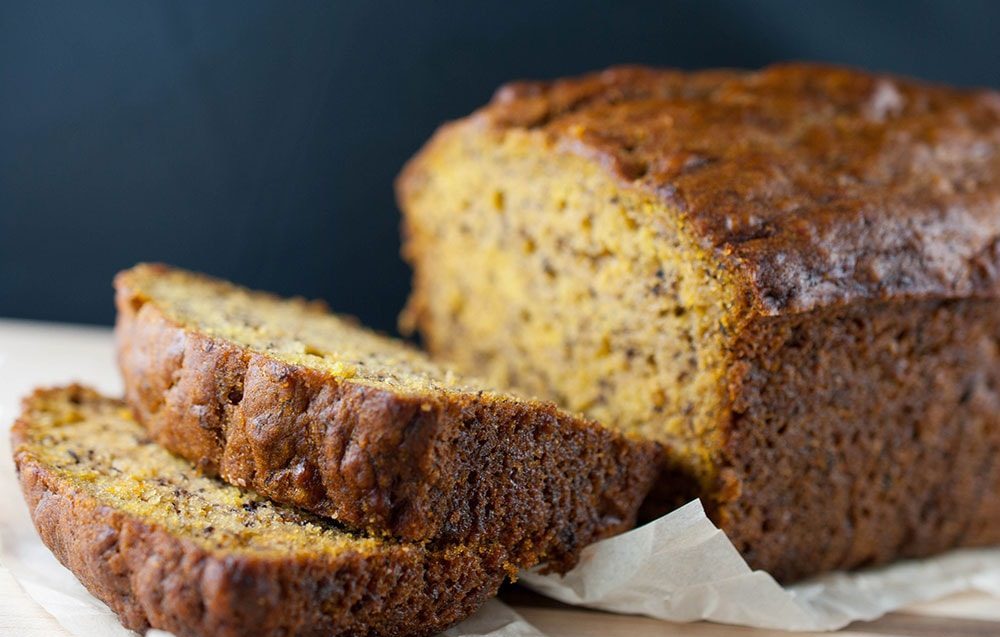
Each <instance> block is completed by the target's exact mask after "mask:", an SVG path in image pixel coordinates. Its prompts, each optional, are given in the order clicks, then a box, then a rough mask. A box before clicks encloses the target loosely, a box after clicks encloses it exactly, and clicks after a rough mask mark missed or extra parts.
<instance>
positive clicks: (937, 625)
mask: <svg viewBox="0 0 1000 637" xmlns="http://www.w3.org/2000/svg"><path fill="white" fill-rule="evenodd" d="M500 599H502V600H503V601H504V602H505V603H506V604H508V605H509V606H511V607H513V608H514V610H516V611H517V612H518V614H519V615H521V616H522V617H524V618H525V619H526V620H527V621H528V622H529V623H531V624H532V625H533V626H535V627H536V628H538V629H539V630H540V631H542V632H543V633H545V634H546V635H548V636H549V637H679V636H681V635H683V636H685V637H688V636H690V637H794V636H798V635H807V634H809V635H814V634H820V635H824V634H825V635H831V634H832V635H837V636H838V637H840V636H843V637H860V636H867V635H895V636H897V637H1000V599H998V598H996V597H993V596H990V595H987V594H985V593H962V594H960V595H954V596H952V597H948V598H946V599H942V600H938V601H935V602H931V603H925V604H918V605H915V606H911V607H908V608H906V609H904V610H900V611H897V612H895V613H890V614H889V615H886V616H885V617H882V618H881V619H879V620H877V621H873V622H856V623H854V624H852V625H850V626H848V627H847V628H845V629H843V630H841V631H838V632H836V633H789V632H784V631H779V630H759V629H753V628H744V627H741V626H724V625H721V624H709V623H704V622H701V623H695V624H671V623H668V622H664V621H660V620H657V619H650V618H647V617H629V616H624V615H612V614H610V613H603V612H600V611H592V610H587V609H581V608H576V607H574V606H567V605H566V604H560V603H559V602H555V601H552V600H550V599H548V598H545V597H542V596H540V595H536V594H534V593H532V592H531V591H528V590H526V589H524V588H521V587H518V586H511V587H508V588H507V589H505V590H504V591H503V592H502V593H501V596H500Z"/></svg>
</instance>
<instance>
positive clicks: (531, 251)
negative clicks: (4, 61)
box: [398, 64, 1000, 580]
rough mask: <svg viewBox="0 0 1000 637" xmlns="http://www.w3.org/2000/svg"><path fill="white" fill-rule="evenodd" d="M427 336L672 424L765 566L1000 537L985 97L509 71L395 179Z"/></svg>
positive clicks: (663, 436) (991, 193)
mask: <svg viewBox="0 0 1000 637" xmlns="http://www.w3.org/2000/svg"><path fill="white" fill-rule="evenodd" d="M398 197H399V202H400V205H401V207H402V209H403V211H404V213H405V235H406V242H405V246H404V252H405V256H406V258H407V259H408V260H409V262H410V263H411V264H412V266H413V268H414V292H413V295H412V298H411V300H410V303H409V306H408V310H407V312H406V314H405V316H404V322H405V325H406V326H407V327H416V328H419V331H420V333H421V335H422V336H423V338H424V342H425V343H426V345H427V347H428V348H429V350H430V352H431V353H432V354H433V355H434V356H435V357H436V358H437V359H438V360H441V361H443V362H445V363H447V364H450V365H454V366H456V367H457V368H458V369H460V370H461V371H463V372H465V373H474V374H477V375H480V376H482V377H484V378H486V379H487V380H488V381H491V382H493V383H495V384H496V385H498V386H510V387H513V388H515V389H518V390H520V391H522V392H525V393H528V394H531V395H537V396H541V397H543V398H549V399H552V400H555V401H556V402H558V403H560V404H561V405H563V406H564V407H567V408H569V409H571V410H574V411H577V410H578V411H582V412H585V413H586V414H588V415H590V416H592V417H594V418H596V419H598V420H601V421H603V422H606V423H609V424H612V425H615V426H617V427H619V428H621V429H622V430H623V431H625V432H629V433H633V434H639V435H642V436H644V437H646V438H649V439H651V440H658V441H661V442H664V443H667V444H669V445H670V446H671V448H672V449H673V450H674V453H672V454H671V467H672V468H673V469H679V470H681V471H682V472H684V473H686V474H687V475H690V476H692V477H693V478H694V479H695V480H696V481H697V483H698V484H699V487H698V488H699V491H700V493H701V495H702V497H703V498H704V499H705V503H706V505H707V507H708V508H709V510H710V512H711V515H712V516H713V517H714V519H715V521H716V522H717V523H718V524H720V525H721V527H722V528H723V529H724V530H725V531H726V532H727V534H728V535H729V536H730V538H732V539H733V540H734V542H735V543H736V545H737V546H738V548H739V549H740V550H741V551H742V552H743V554H744V556H745V557H746V558H747V559H748V560H749V562H750V563H751V564H752V565H754V566H756V567H759V568H763V569H766V570H768V571H770V572H771V573H773V574H774V575H776V576H778V577H779V578H781V579H783V580H792V579H796V578H799V577H802V576H805V575H809V574H812V573H816V572H819V571H824V570H828V569H836V568H850V567H858V566H863V565H868V564H874V563H880V562H885V561H887V560H890V559H893V558H897V557H902V556H920V555H927V554H930V553H934V552H937V551H941V550H944V549H947V548H950V547H955V546H974V545H982V544H989V543H995V542H997V541H1000V462H997V460H996V459H997V457H1000V346H998V340H1000V306H998V300H997V299H998V295H1000V94H997V93H995V92H991V91H982V90H958V89H952V88H946V87H941V86H933V85H929V84H923V83H920V82H916V81H912V80H907V79H902V78H896V77H891V76H886V75H875V74H869V73H864V72H860V71H854V70H850V69H843V68H835V67H828V66H819V65H811V64H791V65H780V66H774V67H770V68H767V69H764V70H762V71H756V72H743V71H705V72H698V73H684V72H678V71H667V70H655V69H648V68H616V69H611V70H608V71H605V72H601V73H594V74H591V75H586V76H583V77H579V78H573V79H564V80H556V81H552V82H523V83H516V84H511V85H509V86H506V87H504V88H502V89H500V91H499V92H498V93H497V94H496V96H495V97H494V99H493V101H492V102H491V103H490V104H489V105H488V106H486V107H485V108H483V109H481V110H479V111H478V112H476V113H475V114H473V115H472V116H471V117H468V118H466V119H464V120H461V121H459V122H455V123H451V124H448V125H446V126H444V127H443V128H442V129H441V130H440V131H439V132H438V133H437V134H436V135H435V136H434V138H433V139H432V140H431V141H430V143H428V144H427V146H426V147H425V148H424V149H423V150H422V151H421V152H420V153H419V155H417V157H416V158H415V159H413V160H412V161H411V162H410V163H409V165H408V166H407V167H406V169H405V170H404V172H403V174H402V175H401V178H400V180H399V182H398Z"/></svg>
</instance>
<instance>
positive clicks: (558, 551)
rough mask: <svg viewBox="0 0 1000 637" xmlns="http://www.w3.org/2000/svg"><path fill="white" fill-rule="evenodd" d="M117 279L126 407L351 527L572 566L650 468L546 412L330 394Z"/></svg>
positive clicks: (651, 461) (619, 522)
mask: <svg viewBox="0 0 1000 637" xmlns="http://www.w3.org/2000/svg"><path fill="white" fill-rule="evenodd" d="M129 281H130V280H129V274H128V272H126V273H123V274H121V275H119V277H118V278H117V279H116V286H117V297H116V298H117V305H118V322H117V327H116V333H117V339H118V359H119V364H120V367H121V371H122V376H123V378H124V381H125V388H126V400H127V402H128V403H129V404H130V406H132V408H133V409H134V410H135V411H136V414H137V417H138V418H139V420H140V421H141V422H143V423H144V424H145V425H146V426H147V428H148V429H149V431H150V433H151V435H152V436H153V438H154V439H155V440H157V441H158V442H160V443H161V444H163V445H164V446H166V447H167V448H169V449H171V450H172V451H174V452H176V453H178V454H180V455H182V456H184V457H186V458H189V459H191V460H193V461H196V462H198V463H199V464H200V466H201V468H202V469H203V470H205V471H206V472H208V473H209V474H213V475H214V474H218V475H220V476H221V477H223V478H224V479H225V480H227V481H229V482H232V483H234V484H237V485H240V486H248V487H252V488H253V489H254V490H256V491H258V492H260V493H262V494H264V495H266V496H268V497H271V498H273V499H275V500H277V501H280V502H285V503H289V504H292V505H295V506H299V507H302V508H305V509H308V510H310V511H313V512H316V513H319V514H321V515H325V516H329V517H333V518H335V519H337V520H339V521H341V522H342V523H345V524H347V525H349V526H352V527H355V528H363V529H366V530H367V531H369V532H372V533H387V534H390V535H392V536H395V537H400V538H403V539H406V540H412V541H425V540H429V541H433V542H435V543H439V544H453V543H463V544H476V545H479V544H486V545H499V546H501V547H502V550H503V551H505V552H506V554H507V559H508V561H509V563H510V565H511V567H512V568H514V567H517V568H524V567H528V566H531V565H533V564H536V563H538V562H539V561H542V560H544V561H547V562H548V564H549V565H550V566H551V567H552V568H555V569H566V568H568V567H569V566H571V565H572V564H573V563H574V562H575V560H576V558H577V556H578V553H579V551H580V550H581V549H582V548H583V547H584V546H586V545H587V544H589V543H591V542H593V541H595V540H598V539H601V538H603V537H607V536H609V535H613V534H615V533H618V532H621V531H623V530H625V529H627V528H629V527H630V526H631V525H632V524H633V523H634V521H635V515H636V511H637V510H638V507H639V505H640V503H641V502H642V499H643V497H644V496H645V494H646V492H647V491H648V489H649V486H650V484H651V483H652V480H653V478H654V475H655V472H656V465H657V463H658V461H659V454H660V450H659V448H658V447H657V446H656V445H655V444H653V443H647V442H636V441H631V440H628V439H627V438H625V437H624V436H622V435H620V434H617V433H615V432H612V431H610V430H608V429H605V428H603V427H601V426H599V425H597V424H596V423H594V422H592V421H587V420H584V419H582V418H576V417H573V416H571V415H569V414H567V413H566V412H562V411H560V410H558V409H556V408H555V407H553V406H552V405H550V404H543V403H537V402H527V401H520V400H504V399H500V398H495V397H491V396H490V395H489V394H484V395H482V396H477V395H474V394H472V395H470V394H462V393H457V392H455V393H448V394H444V393H429V394H427V395H424V396H419V397H414V396H408V395H405V394H402V393H397V392H394V391H390V390H386V389H382V388H376V387H371V386H366V385H362V384H358V383H352V382H350V381H345V380H338V379H336V378H333V377H331V376H329V375H327V374H325V373H322V372H320V371H317V370H314V369H309V368H306V367H303V366H298V365H292V364H288V363H284V362H281V361H279V360H276V359H274V358H271V357H269V356H267V355H264V354H258V353H252V352H250V351H248V350H246V349H244V348H242V347H240V346H239V345H237V344H235V343H233V342H231V341H227V340H225V339H222V338H214V337H209V336H207V335H206V334H203V333H200V332H197V331H194V330H190V329H185V328H182V327H180V326H179V325H177V324H174V323H173V322H172V321H171V320H170V319H169V318H167V317H166V316H165V315H164V313H163V312H162V311H161V310H160V308H158V307H157V305H156V302H155V301H153V300H149V299H146V298H143V297H142V296H141V294H139V293H137V292H135V291H134V290H133V289H132V288H131V286H130V282H129Z"/></svg>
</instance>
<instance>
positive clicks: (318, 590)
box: [12, 386, 504, 637]
mask: <svg viewBox="0 0 1000 637" xmlns="http://www.w3.org/2000/svg"><path fill="white" fill-rule="evenodd" d="M12 442H13V449H14V460H15V463H16V465H17V470H18V475H19V477H20V481H21V488H22V489H23V491H24V496H25V498H26V499H27V501H28V507H29V509H30V510H31V516H32V519H33V520H34V522H35V526H36V527H37V528H38V532H39V534H40V535H41V537H42V540H43V541H44V542H45V544H46V545H48V547H49V548H50V549H52V552H53V553H55V555H56V557H57V558H58V559H59V561H60V562H62V563H63V564H64V565H65V566H66V567H68V568H69V569H70V570H71V571H73V573H75V574H76V576H77V577H78V578H79V579H80V581H81V582H82V583H83V584H84V586H86V587H87V589H88V590H89V591H90V592H91V593H93V594H94V595H95V596H97V597H98V598H100V599H101V600H103V601H104V602H105V603H107V604H108V605H109V606H110V607H111V608H112V610H114V611H115V612H116V613H117V614H118V616H119V617H120V618H121V621H122V623H123V624H124V625H125V626H127V627H128V628H131V629H134V630H138V631H142V630H144V629H146V628H149V627H155V628H162V629H165V630H169V631H171V632H173V633H174V634H176V635H178V637H184V636H197V635H206V636H207V635H213V636H217V637H224V636H234V637H235V636H243V635H275V636H277V635H317V636H319V635H323V636H329V635H431V634H435V633H437V632H438V631H440V630H442V629H444V628H445V627H447V626H448V625H450V624H452V623H454V622H456V621H458V620H460V619H462V618H464V617H465V616H467V615H469V614H470V613H472V612H473V611H474V610H475V609H476V608H477V607H478V606H479V605H480V604H481V603H482V602H483V601H484V600H485V599H486V598H487V597H489V596H492V595H493V594H495V593H496V591H497V588H498V587H499V585H500V583H501V581H502V580H503V578H504V569H503V563H502V559H501V556H500V555H499V554H497V553H495V552H490V551H485V550H484V551H479V550H470V549H467V548H465V547H462V546H453V547H449V548H446V549H431V548H426V547H422V546H419V545H415V544H406V543H399V542H394V541H391V540H384V539H377V538H366V537H361V536H358V535H355V534H352V533H348V532H345V531H343V530H342V529H341V528H340V527H338V526H336V525H334V524H332V523H331V522H329V521H328V520H325V519H322V518H318V517H316V516H313V515H310V514H307V513H304V512H301V511H297V510H295V509H291V508H287V507H282V506H279V505H275V504H272V503H271V502H269V501H267V500H265V499H263V498H261V497H260V496H257V495H254V494H252V493H250V492H247V491H242V490H240V489H238V488H236V487H233V486H229V485H226V484H224V483H222V482H219V481H218V480H215V479H212V478H207V477H202V476H200V475H199V474H198V473H197V472H196V471H195V470H194V468H193V467H192V466H191V465H190V464H189V463H188V462H186V461H184V460H181V459H179V458H177V457H175V456H172V455H170V454H169V453H168V452H167V451H166V450H164V449H163V448H162V447H160V446H158V445H155V444H153V443H152V442H151V441H150V440H149V438H148V437H147V436H146V432H145V431H144V430H143V429H142V427H141V426H139V425H138V424H137V423H136V422H135V421H134V420H133V419H132V417H131V415H130V413H129V411H128V409H127V408H126V407H125V405H124V404H123V403H122V402H121V401H118V400H112V399H110V398H105V397H102V396H100V395H98V394H97V393H96V392H94V391H92V390H90V389H86V388H83V387H79V386H71V387H64V388H59V389H51V390H41V391H37V392H35V394H34V395H32V396H30V397H29V398H28V399H26V401H25V404H24V412H23V414H22V415H21V417H20V419H19V420H18V421H17V422H16V424H15V425H14V428H13V431H12Z"/></svg>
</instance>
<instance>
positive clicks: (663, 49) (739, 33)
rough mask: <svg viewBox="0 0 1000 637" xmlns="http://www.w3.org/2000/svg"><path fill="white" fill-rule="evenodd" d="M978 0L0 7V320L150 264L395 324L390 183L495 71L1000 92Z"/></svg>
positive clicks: (998, 44) (81, 297)
mask: <svg viewBox="0 0 1000 637" xmlns="http://www.w3.org/2000/svg"><path fill="white" fill-rule="evenodd" d="M998 25H1000V3H994V2H957V1H952V2H940V3H929V2H912V1H898V2H889V1H883V2H840V1H837V2H806V1H787V2H779V1H771V2H708V1H699V2H667V1H664V0H661V1H658V2H612V1H608V2H572V3H570V2H567V3H564V4H559V3H554V2H544V1H539V0H533V1H529V2H524V1H520V0H504V1H496V2H475V1H473V2H469V1H464V2H421V1H411V2H402V1H400V2H360V1H357V2H356V1H351V2H309V3H303V2H273V3H272V2H248V1H239V2H203V1H200V0H199V1H195V2H179V1H177V0H164V1H162V2H142V1H136V0H123V1H121V2H93V3H92V2H76V1H73V2H63V3H58V2H34V1H32V2H23V3H20V2H3V3H0V316H9V317H25V318H44V319H57V320H67V321H86V322H98V323H109V322H110V321H111V320H112V308H111V291H110V279H111V276H112V275H113V273H114V272H115V271H116V270H117V269H119V268H122V267H126V266H128V265H130V264H132V263H134V262H136V261H139V260H162V261H167V262H171V263H175V264H178V265H183V266H187V267H190V268H196V269H199V270H205V271H208V272H212V273H215V274H218V275H221V276H225V277H230V278H233V279H236V280H238V281H241V282H244V283H246V284H249V285H253V286H258V287H263V288H268V289H273V290H276V291H279V292H282V293H287V294H291V293H296V294H302V295H307V296H313V297H323V298H326V299H327V300H329V301H330V303H331V304H332V305H333V306H334V307H335V308H337V309H338V310H341V311H345V312H349V313H353V314H356V315H358V316H360V317H361V318H362V319H363V320H364V321H366V322H368V323H371V324H373V325H375V326H377V327H380V328H383V329H392V328H393V326H394V322H395V316H396V313H397V311H398V310H399V308H400V306H401V305H402V303H403V301H404V299H405V296H406V290H407V286H408V278H409V273H408V271H407V269H406V267H405V266H404V265H403V264H402V262H401V261H400V260H399V258H398V250H399V243H398V237H397V227H398V216H397V214H398V213H397V211H396V207H395V203H394V200H393V195H392V180H393V177H394V175H395V174H396V172H397V170H398V169H399V167H400V166H401V165H402V163H403V162H404V161H405V160H406V158H407V157H408V156H409V155H410V154H412V153H413V152H414V151H415V150H416V149H417V148H418V147H419V146H420V144H421V143H422V142H423V141H424V140H425V139H426V138H427V137H428V136H429V135H430V134H431V132H432V131H433V130H434V128H435V126H436V125H437V124H439V123H440V122H441V121H443V120H446V119H449V118H454V117H458V116H461V115H463V114H465V113H467V112H468V111H470V110H472V109H473V108H475V107H476V106H478V105H479V104H481V103H483V102H484V101H486V100H487V99H488V98H489V96H490V94H491V93H492V92H493V90H494V88H495V87H496V86H497V85H498V84H500V83H502V82H504V81H506V80H509V79H513V78H520V77H551V76H557V75H562V74H569V73H578V72H582V71H586V70H589V69H594V68H599V67H603V66H607V65H610V64H616V63H623V62H644V63H649V64H657V65H667V66H678V67H684V68H696V67H704V66H720V65H725V66H747V67H753V66H759V65H763V64H766V63H768V62H770V61H774V60H782V59H789V58H796V59H820V60H831V61H837V62H844V63H849V64H854V65H861V66H866V67H870V68H874V69H883V70H891V71H897V72H902V73H907V74H913V75H918V76H922V77H925V78H928V79H933V80H941V81H947V82H952V83H958V84H971V85H988V86H1000V38H998V37H997V33H998V31H997V29H998Z"/></svg>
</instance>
